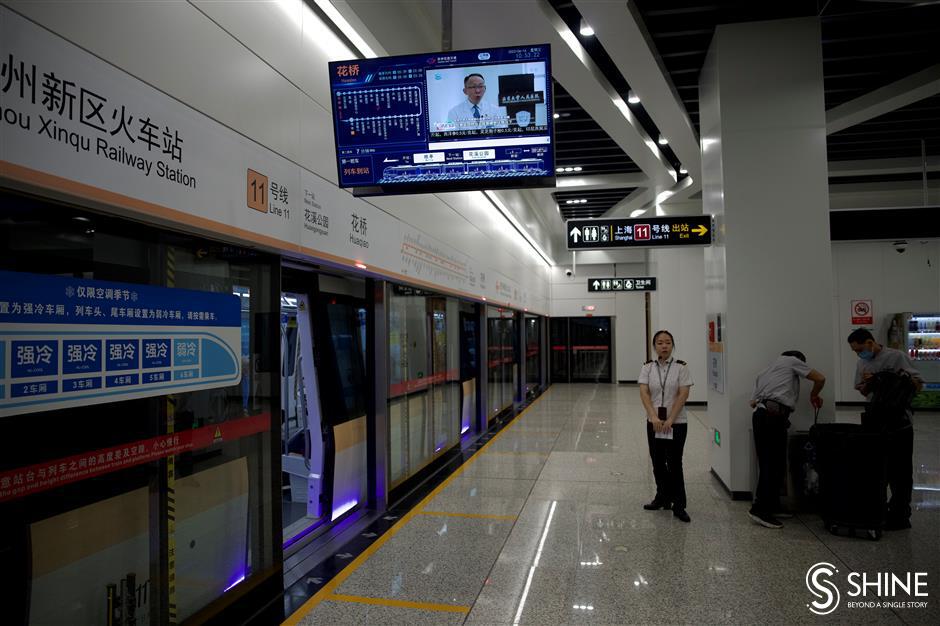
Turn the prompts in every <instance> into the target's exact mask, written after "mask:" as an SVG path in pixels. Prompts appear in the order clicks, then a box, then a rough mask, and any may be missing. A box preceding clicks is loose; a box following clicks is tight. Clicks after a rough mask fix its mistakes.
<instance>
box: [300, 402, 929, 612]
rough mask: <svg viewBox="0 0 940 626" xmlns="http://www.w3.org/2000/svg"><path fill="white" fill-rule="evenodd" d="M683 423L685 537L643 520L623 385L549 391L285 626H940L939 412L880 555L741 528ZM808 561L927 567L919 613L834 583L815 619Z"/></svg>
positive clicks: (630, 408)
mask: <svg viewBox="0 0 940 626" xmlns="http://www.w3.org/2000/svg"><path fill="white" fill-rule="evenodd" d="M691 415H692V416H691V419H690V425H689V436H688V440H687V443H686V448H685V459H684V461H685V462H684V467H685V477H686V486H687V491H688V499H689V506H688V510H689V514H690V515H691V516H692V523H691V524H683V523H681V522H679V521H678V520H676V519H674V518H673V516H672V515H671V514H670V513H669V512H666V511H657V512H648V511H644V510H643V509H642V504H643V503H645V502H647V501H649V500H650V499H651V497H652V495H653V491H654V485H653V478H652V472H651V469H650V463H649V458H648V454H647V449H646V438H645V434H644V426H643V421H642V420H643V413H642V410H641V407H640V401H639V394H638V391H637V389H636V388H635V387H632V386H616V385H555V386H553V387H552V388H551V389H549V391H548V392H547V393H546V394H545V395H544V396H543V397H542V398H540V399H539V400H538V401H537V402H535V403H534V404H533V405H532V406H531V407H530V408H529V409H528V410H527V411H526V412H525V413H524V414H522V415H521V416H520V417H519V418H517V419H516V421H515V422H514V423H513V424H511V425H510V426H509V427H508V428H506V429H504V430H503V431H502V432H501V433H500V434H499V435H498V436H497V437H496V438H495V439H494V440H493V441H492V442H491V443H490V444H489V445H487V446H486V447H485V448H484V449H483V450H482V451H481V452H480V453H478V454H477V455H476V456H475V457H474V458H473V459H471V460H470V461H469V462H468V463H467V464H465V465H464V466H463V467H462V468H461V469H460V470H459V471H458V473H457V474H455V475H454V476H453V477H451V478H450V479H449V480H447V481H446V482H445V483H444V484H443V485H442V487H441V488H439V489H438V490H436V491H435V493H432V494H431V496H429V497H428V498H427V499H426V500H425V501H424V502H423V503H422V504H421V505H419V506H418V507H417V508H416V509H415V510H414V511H412V512H411V513H410V514H409V515H407V516H405V517H404V518H403V523H401V524H399V526H397V527H396V529H394V530H393V531H390V535H389V537H388V538H387V539H385V540H384V541H381V542H378V543H377V546H378V549H377V550H374V551H372V552H370V553H367V554H364V555H363V558H361V559H359V560H358V561H357V562H354V563H353V565H352V566H351V567H349V568H347V569H348V571H347V570H344V571H343V572H341V574H340V575H339V576H338V577H337V578H336V579H335V581H334V583H332V584H331V585H328V586H327V588H326V589H325V590H324V593H323V594H321V595H320V596H318V598H319V599H320V600H321V601H320V602H319V603H315V604H314V607H313V609H312V610H309V611H308V612H307V613H306V615H304V616H303V619H302V620H301V621H300V623H302V624H310V625H312V624H321V623H324V624H337V623H343V624H345V623H369V624H389V623H407V624H414V623H422V624H423V623H434V624H438V623H439V624H447V623H462V622H465V623H472V624H513V623H520V624H522V623H524V624H570V623H598V624H646V623H663V624H676V623H689V624H693V623H694V624H712V623H739V624H755V623H763V624H766V623H776V624H790V623H806V622H809V623H827V624H828V623H878V624H892V623H909V624H940V415H937V414H932V415H921V416H918V420H917V423H916V430H915V432H916V443H915V492H914V507H915V512H914V517H913V520H912V522H913V529H912V530H909V531H902V532H891V533H886V534H885V536H884V537H883V539H882V540H881V541H879V542H873V541H869V540H866V539H862V538H850V537H835V536H832V535H830V534H829V533H827V532H826V531H825V529H824V528H823V527H822V523H821V522H820V520H819V518H818V517H816V516H814V515H805V516H798V517H796V518H794V519H791V520H786V521H785V522H784V523H785V527H784V528H783V529H782V530H768V529H765V528H762V527H759V526H756V525H755V524H753V523H752V522H751V521H750V520H749V519H748V517H747V509H748V507H749V503H746V502H734V501H731V500H730V498H729V497H728V495H727V493H726V492H725V491H724V489H723V487H722V486H721V485H720V484H719V483H718V481H717V480H716V479H715V478H714V477H713V476H712V475H711V473H710V470H709V467H710V464H709V461H708V452H709V450H708V446H709V445H711V443H710V435H709V431H708V428H707V414H706V413H705V412H703V411H696V410H694V409H693V410H692V411H691ZM840 418H841V419H840V421H850V420H851V416H850V414H849V412H843V413H842V414H841V415H840ZM818 562H828V563H831V564H833V565H834V566H835V567H836V568H837V569H838V570H839V571H840V572H842V575H845V574H846V573H847V572H851V571H856V572H866V573H867V574H868V575H869V580H871V577H872V576H874V575H875V574H876V573H877V572H892V573H894V574H898V575H906V573H907V572H908V571H912V572H918V571H919V572H927V578H926V580H927V585H928V586H927V591H928V593H929V596H928V597H921V598H908V597H907V596H906V595H904V594H903V593H902V594H901V596H900V597H897V598H895V599H894V600H895V601H901V600H903V601H905V602H906V601H907V600H909V599H910V600H917V601H926V602H927V606H926V608H907V607H905V608H894V609H892V608H886V607H884V606H881V607H877V606H876V607H874V608H868V607H866V608H854V607H850V606H849V605H848V603H849V602H850V601H857V600H859V599H858V598H851V597H849V596H848V591H850V587H849V586H848V585H847V584H846V582H845V579H844V578H841V579H839V578H836V579H835V580H837V586H838V587H839V588H840V593H841V603H840V605H839V607H838V608H837V609H836V610H835V611H833V612H832V613H831V614H829V615H827V616H825V617H817V616H815V615H813V614H812V613H810V611H809V609H808V607H807V603H808V602H810V601H812V600H813V599H814V598H813V597H812V596H811V594H810V591H809V590H808V589H807V586H806V582H805V577H806V574H807V570H808V569H809V567H810V566H812V565H813V564H815V563H818ZM867 599H868V600H871V599H872V598H871V597H869V598H867ZM315 600H316V598H315ZM308 608H309V607H308Z"/></svg>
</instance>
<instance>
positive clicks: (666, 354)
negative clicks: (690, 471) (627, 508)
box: [638, 330, 693, 522]
mask: <svg viewBox="0 0 940 626" xmlns="http://www.w3.org/2000/svg"><path fill="white" fill-rule="evenodd" d="M674 347H675V340H674V339H673V337H672V333H670V332H669V331H668V330H660V331H657V332H656V334H655V335H653V348H654V350H655V351H656V356H657V358H656V359H654V360H652V361H647V362H646V363H644V364H643V368H642V369H641V370H640V377H639V379H638V382H639V383H640V399H641V400H642V401H643V406H644V407H645V408H646V440H647V442H648V443H649V449H650V459H651V460H652V461H653V477H654V478H655V479H656V497H654V498H653V501H652V502H650V503H649V504H644V505H643V508H644V509H646V510H647V511H656V510H659V509H669V508H672V514H673V515H674V516H676V517H677V518H679V519H680V520H682V521H683V522H691V521H692V520H691V518H690V517H689V514H688V513H686V511H685V506H686V501H685V479H684V478H683V476H682V451H683V449H684V448H685V438H686V436H687V435H688V430H689V426H688V415H687V414H686V411H685V401H686V400H688V399H689V390H690V389H691V388H692V385H693V383H692V375H691V374H690V373H689V366H688V365H686V363H685V361H680V360H678V359H674V358H673V357H672V350H673V348H674Z"/></svg>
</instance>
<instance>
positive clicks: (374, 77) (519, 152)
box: [329, 44, 555, 195]
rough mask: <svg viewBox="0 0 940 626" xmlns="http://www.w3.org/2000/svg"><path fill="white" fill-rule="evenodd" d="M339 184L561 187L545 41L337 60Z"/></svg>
mask: <svg viewBox="0 0 940 626" xmlns="http://www.w3.org/2000/svg"><path fill="white" fill-rule="evenodd" d="M329 71H330V88H331V92H332V102H333V131H334V135H335V138H336V155H337V165H338V171H339V186H340V187H346V188H353V190H354V193H356V194H357V195H376V194H391V193H422V192H440V191H460V190H467V189H497V188H509V187H542V186H554V184H555V179H554V176H555V163H554V152H553V146H552V143H553V141H552V137H553V135H552V94H551V86H552V80H551V58H550V48H549V46H548V44H543V45H536V46H517V47H511V48H489V49H482V50H463V51H457V52H440V53H432V54H415V55H409V56H397V57H384V58H381V59H359V60H355V61H336V62H332V63H330V66H329Z"/></svg>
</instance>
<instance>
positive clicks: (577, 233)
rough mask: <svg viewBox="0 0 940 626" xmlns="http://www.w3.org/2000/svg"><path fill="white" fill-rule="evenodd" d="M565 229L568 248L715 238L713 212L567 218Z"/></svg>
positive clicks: (700, 243) (684, 242)
mask: <svg viewBox="0 0 940 626" xmlns="http://www.w3.org/2000/svg"><path fill="white" fill-rule="evenodd" d="M565 230H566V231H567V233H568V249H569V250H596V249H606V248H639V247H649V246H659V247H669V246H707V245H709V244H711V242H712V218H711V216H710V215H691V216H688V217H672V216H664V217H646V218H639V219H609V220H605V219H588V220H568V222H567V225H566V226H565Z"/></svg>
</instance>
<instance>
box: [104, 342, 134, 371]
mask: <svg viewBox="0 0 940 626" xmlns="http://www.w3.org/2000/svg"><path fill="white" fill-rule="evenodd" d="M105 349H106V350H107V352H106V358H107V361H106V363H107V369H108V371H113V370H131V369H133V370H136V369H138V367H139V365H138V363H139V362H140V346H139V342H138V341H137V339H110V340H108V341H107V342H106V345H105Z"/></svg>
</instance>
